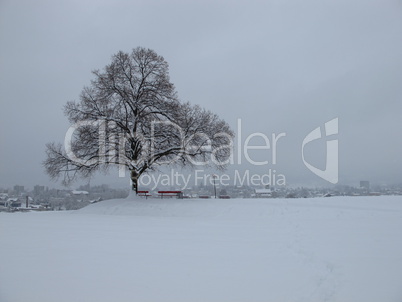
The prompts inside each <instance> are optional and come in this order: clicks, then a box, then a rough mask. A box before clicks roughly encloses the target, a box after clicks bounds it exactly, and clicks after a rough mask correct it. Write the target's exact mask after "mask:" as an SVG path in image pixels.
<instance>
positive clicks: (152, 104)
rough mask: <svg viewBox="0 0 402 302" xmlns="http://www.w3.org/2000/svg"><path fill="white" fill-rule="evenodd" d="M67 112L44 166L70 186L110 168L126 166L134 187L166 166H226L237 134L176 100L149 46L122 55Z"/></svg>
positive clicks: (97, 75)
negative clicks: (62, 134) (61, 136)
mask: <svg viewBox="0 0 402 302" xmlns="http://www.w3.org/2000/svg"><path fill="white" fill-rule="evenodd" d="M93 74H94V76H95V78H94V79H93V80H92V81H91V84H90V85H89V86H87V87H84V89H83V90H82V92H81V95H80V100H79V101H78V102H73V101H71V102H68V103H67V104H66V105H65V108H64V112H65V115H66V116H67V117H68V119H69V121H70V122H71V123H72V124H73V125H72V127H70V129H69V131H68V132H67V135H66V140H65V143H64V147H63V145H62V144H56V143H49V144H47V149H46V153H47V158H46V160H45V161H44V167H45V169H46V172H47V173H48V174H49V176H50V177H51V178H53V179H57V178H59V177H61V178H62V180H63V183H64V184H69V183H70V182H72V181H74V180H75V179H76V178H77V177H84V178H86V177H90V176H91V175H92V174H93V173H94V172H96V171H104V172H106V171H107V170H108V168H109V167H110V166H118V167H119V169H120V171H122V170H124V169H128V170H129V171H130V177H131V180H132V189H133V190H134V191H135V192H136V193H137V192H138V179H139V177H140V176H141V175H142V174H143V173H144V172H147V171H152V170H155V169H157V168H158V167H159V166H161V165H182V166H192V165H207V166H215V167H216V168H218V169H223V168H225V166H226V165H227V164H228V163H229V160H230V157H231V155H232V138H233V131H232V130H231V128H230V127H229V125H228V124H227V123H226V122H225V121H224V120H222V119H220V118H219V117H218V116H217V115H216V114H214V113H212V112H210V111H208V110H205V109H203V108H201V107H199V106H194V105H191V104H189V103H185V102H181V101H179V99H178V97H177V93H176V90H175V87H174V85H173V84H172V83H171V82H170V79H169V73H168V63H167V62H166V61H165V60H164V58H163V57H161V56H159V55H158V54H156V53H155V51H153V50H151V49H145V48H141V47H138V48H135V49H133V51H132V52H131V53H125V52H122V51H120V52H118V53H117V54H115V55H113V56H112V60H111V63H110V64H108V65H106V67H105V68H104V69H103V70H102V71H100V70H95V71H93Z"/></svg>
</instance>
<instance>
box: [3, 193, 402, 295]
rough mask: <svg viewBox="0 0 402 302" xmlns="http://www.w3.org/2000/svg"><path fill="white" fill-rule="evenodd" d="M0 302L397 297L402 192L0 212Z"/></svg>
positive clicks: (401, 289)
mask: <svg viewBox="0 0 402 302" xmlns="http://www.w3.org/2000/svg"><path fill="white" fill-rule="evenodd" d="M0 301H1V302H27V301H29V302H54V301H58V302H64V301H69V302H72V301H74V302H76V301H96V302H102V301H116V302H124V301H130V302H131V301H138V302H147V301H152V302H157V301H172V302H173V301H174V302H197V301H214V302H225V301H228V302H229V301H230V302H235V301H242V302H249V301H253V302H256V301H272V302H286V301H295V302H301V301H306V302H314V301H317V302H318V301H320V302H321V301H339V302H349V301H350V302H359V301H364V302H370V301H372V302H378V301H381V302H400V301H402V197H401V196H399V197H391V196H390V197H353V198H352V197H332V198H316V199H231V200H214V199H211V200H192V199H189V200H177V199H171V200H152V199H151V200H140V201H134V200H109V201H103V202H100V203H97V204H93V205H90V206H88V207H86V208H83V209H81V210H79V211H70V212H30V213H13V214H10V213H0Z"/></svg>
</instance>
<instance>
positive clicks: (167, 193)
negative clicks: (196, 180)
mask: <svg viewBox="0 0 402 302" xmlns="http://www.w3.org/2000/svg"><path fill="white" fill-rule="evenodd" d="M158 194H159V196H160V197H161V198H163V197H164V196H165V197H174V196H176V197H177V198H183V192H182V191H158Z"/></svg>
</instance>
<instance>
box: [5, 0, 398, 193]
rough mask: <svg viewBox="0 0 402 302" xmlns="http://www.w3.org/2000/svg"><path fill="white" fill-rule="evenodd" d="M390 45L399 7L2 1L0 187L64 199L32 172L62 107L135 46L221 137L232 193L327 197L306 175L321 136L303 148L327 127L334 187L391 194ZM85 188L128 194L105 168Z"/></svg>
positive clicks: (61, 120)
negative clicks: (366, 185)
mask: <svg viewBox="0 0 402 302" xmlns="http://www.w3.org/2000/svg"><path fill="white" fill-rule="evenodd" d="M401 36H402V4H401V1H397V0H387V1H353V2H350V1H330V2H322V1H307V2H306V1H305V2H303V3H302V2H292V3H291V2H283V1H266V2H262V1H251V2H245V1H240V2H235V3H233V2H230V1H202V2H201V1H196V2H194V1H192V2H183V1H169V2H165V1H153V2H146V1H117V2H109V1H99V2H96V5H95V6H94V3H91V2H84V3H83V2H78V1H68V2H61V3H56V2H55V3H53V2H48V1H39V2H37V1H36V2H32V1H23V0H21V1H7V0H6V1H1V3H0V41H1V48H0V65H1V69H0V100H1V104H2V110H1V111H0V125H1V132H0V148H1V152H0V153H1V157H0V187H1V188H12V187H13V186H14V185H23V186H25V187H27V188H31V189H33V187H34V186H35V185H44V186H49V187H54V188H62V187H61V184H60V182H52V181H50V179H49V177H48V176H47V175H46V174H45V173H44V169H43V166H42V162H43V161H44V159H45V144H46V143H48V142H51V141H55V142H61V143H62V142H64V138H65V135H66V132H67V130H68V128H69V127H70V126H71V124H70V123H69V122H68V120H67V118H66V117H65V116H64V114H63V106H64V105H65V104H66V102H67V101H71V100H78V98H79V95H80V92H81V90H82V88H83V87H84V86H86V85H89V84H90V81H91V80H92V79H93V75H92V74H91V71H92V70H94V69H102V68H103V67H104V66H105V64H107V63H108V62H109V61H110V57H111V55H112V54H114V53H116V52H117V51H119V50H123V51H130V50H131V49H133V48H135V47H137V46H142V47H147V48H151V49H153V50H155V51H156V52H157V53H158V54H159V55H162V56H163V57H164V58H165V60H166V61H167V62H168V63H169V72H170V80H171V81H172V82H173V83H174V84H175V86H176V89H177V91H178V96H179V98H180V99H181V100H182V101H189V102H190V103H192V104H199V105H200V106H202V107H204V108H206V109H209V110H211V111H213V112H215V113H217V114H218V115H219V116H220V117H221V118H223V119H224V120H225V121H227V122H228V123H229V125H230V126H231V127H232V129H233V130H234V132H235V137H234V141H233V145H234V146H233V147H234V149H233V161H232V162H231V164H230V165H229V167H228V169H227V170H226V171H225V172H223V173H224V174H228V175H230V177H231V179H232V183H233V181H234V179H235V175H236V173H238V174H239V175H244V173H245V172H246V171H250V172H249V173H251V175H255V174H256V175H260V176H262V175H265V174H267V173H269V172H270V171H271V173H273V171H274V170H275V174H276V175H283V176H284V177H285V178H286V184H287V185H288V186H293V187H294V186H309V187H315V186H326V185H331V183H330V182H328V181H326V180H323V179H322V178H321V177H319V176H317V175H316V174H315V173H313V172H312V171H311V169H309V168H308V167H307V166H306V163H308V164H310V165H311V166H314V167H317V168H318V169H320V170H324V169H325V165H326V150H327V147H328V146H327V144H326V143H327V141H328V139H326V138H325V133H324V132H322V133H323V136H322V138H321V139H317V140H315V141H312V142H311V143H309V144H306V145H305V146H303V147H304V149H303V151H304V154H302V145H303V140H305V138H306V136H307V135H308V134H309V133H310V132H312V131H313V130H314V129H316V128H317V127H320V129H321V130H322V131H324V127H325V123H327V122H329V121H331V120H334V119H337V122H338V128H337V129H338V132H337V134H336V135H335V136H334V138H333V139H335V140H338V150H339V161H338V166H339V170H338V182H337V183H338V184H340V185H351V186H357V187H358V186H359V182H360V181H362V180H367V181H370V182H371V183H372V184H378V185H385V184H387V185H393V184H398V183H401V179H402V178H401V177H402V169H401V168H402V157H401V156H400V154H402V140H401V134H400V129H401V128H402V119H401V118H400V113H401V112H402V102H401V97H402V86H401V85H400V83H401V80H402V57H401V56H400V54H401V53H402V40H401V38H400V37H401ZM331 139H332V138H331ZM274 141H276V142H277V143H276V145H275V146H274ZM302 155H303V156H304V158H303V157H302ZM256 163H258V164H256ZM162 171H163V170H162ZM166 172H168V171H166ZM180 173H183V175H189V174H194V171H193V170H191V169H190V170H183V171H180ZM205 173H206V174H208V173H209V174H211V173H218V172H217V171H206V172H205ZM219 173H221V172H219ZM155 177H157V175H156V176H155ZM90 181H91V183H92V184H94V185H101V184H108V185H110V186H113V187H114V186H116V187H124V186H127V185H128V183H129V179H128V176H127V175H126V177H125V178H121V177H119V174H118V172H117V170H116V171H111V172H110V173H109V175H108V176H105V175H96V176H94V177H93V178H92V179H91V180H90ZM86 183H87V181H86V180H85V181H81V182H80V181H78V182H77V183H75V184H73V185H72V186H71V189H74V188H77V187H79V186H80V185H85V184H86Z"/></svg>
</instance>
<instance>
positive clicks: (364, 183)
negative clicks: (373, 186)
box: [360, 180, 370, 190]
mask: <svg viewBox="0 0 402 302" xmlns="http://www.w3.org/2000/svg"><path fill="white" fill-rule="evenodd" d="M360 188H362V189H366V190H370V182H369V181H367V180H361V181H360Z"/></svg>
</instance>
